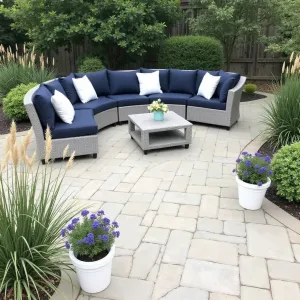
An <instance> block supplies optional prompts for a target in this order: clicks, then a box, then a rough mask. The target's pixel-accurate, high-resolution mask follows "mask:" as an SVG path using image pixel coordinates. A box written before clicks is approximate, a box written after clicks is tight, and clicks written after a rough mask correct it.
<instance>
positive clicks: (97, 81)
mask: <svg viewBox="0 0 300 300" xmlns="http://www.w3.org/2000/svg"><path fill="white" fill-rule="evenodd" d="M84 75H86V76H87V78H88V79H89V81H90V82H91V83H92V85H93V87H94V89H95V91H96V93H97V96H98V97H99V96H107V95H109V93H110V92H109V84H108V79H107V70H106V69H105V70H102V71H98V72H90V73H87V74H82V73H76V74H75V77H76V78H81V77H83V76H84Z"/></svg>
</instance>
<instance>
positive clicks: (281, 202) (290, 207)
mask: <svg viewBox="0 0 300 300" xmlns="http://www.w3.org/2000/svg"><path fill="white" fill-rule="evenodd" d="M258 152H259V153H262V154H264V155H269V156H270V157H271V158H272V157H273V155H274V154H275V152H274V149H273V148H272V147H271V145H270V143H269V142H266V143H264V144H263V145H262V146H261V147H260V149H259V150H258ZM266 198H267V199H269V200H270V201H272V202H273V203H274V204H276V205H277V206H279V207H280V208H282V209H283V210H285V211H286V212H287V213H289V214H290V215H292V216H294V217H295V218H296V219H298V220H300V203H295V202H288V200H286V199H284V198H283V197H280V196H278V195H276V186H275V185H274V184H273V183H271V186H270V187H269V188H268V190H267V193H266Z"/></svg>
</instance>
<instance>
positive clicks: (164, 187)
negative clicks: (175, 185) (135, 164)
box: [158, 181, 172, 191]
mask: <svg viewBox="0 0 300 300" xmlns="http://www.w3.org/2000/svg"><path fill="white" fill-rule="evenodd" d="M171 183H172V182H170V181H162V182H161V184H160V185H159V188H158V189H159V190H162V191H168V190H169V189H170V186H171Z"/></svg>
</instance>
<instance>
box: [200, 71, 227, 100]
mask: <svg viewBox="0 0 300 300" xmlns="http://www.w3.org/2000/svg"><path fill="white" fill-rule="evenodd" d="M220 79H221V76H213V75H211V74H209V73H208V72H207V73H206V74H205V75H204V77H203V79H202V81H201V84H200V86H199V89H198V93H197V95H199V96H203V97H204V98H206V99H208V100H209V99H211V97H212V96H213V94H214V93H215V91H216V88H217V86H218V84H219V82H220Z"/></svg>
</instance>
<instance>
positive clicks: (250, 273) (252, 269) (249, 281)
mask: <svg viewBox="0 0 300 300" xmlns="http://www.w3.org/2000/svg"><path fill="white" fill-rule="evenodd" d="M240 277H241V284H242V285H247V286H253V287H258V288H264V289H269V288H270V284H269V276H268V271H267V264H266V261H265V259H263V258H260V257H251V256H240Z"/></svg>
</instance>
